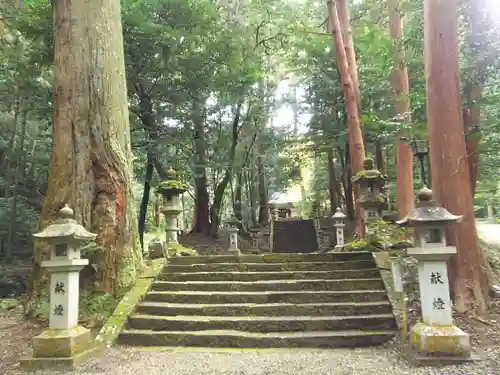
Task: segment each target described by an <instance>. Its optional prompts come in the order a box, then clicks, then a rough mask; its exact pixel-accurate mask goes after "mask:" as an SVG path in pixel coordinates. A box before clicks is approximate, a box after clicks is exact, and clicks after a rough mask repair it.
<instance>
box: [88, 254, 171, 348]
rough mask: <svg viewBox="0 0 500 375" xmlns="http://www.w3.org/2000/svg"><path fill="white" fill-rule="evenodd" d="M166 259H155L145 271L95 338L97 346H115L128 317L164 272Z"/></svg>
mask: <svg viewBox="0 0 500 375" xmlns="http://www.w3.org/2000/svg"><path fill="white" fill-rule="evenodd" d="M164 265H165V259H155V260H153V261H152V262H151V266H150V267H148V268H145V269H143V271H142V274H141V276H140V277H139V278H138V279H137V281H136V283H135V285H134V286H133V287H132V288H131V289H130V290H129V292H128V293H126V294H125V296H124V297H123V298H122V299H121V301H120V303H118V306H116V308H115V310H114V312H113V314H112V315H111V316H110V317H109V318H108V320H107V321H106V323H105V324H104V326H103V327H102V328H101V330H100V331H99V333H98V334H97V336H96V338H95V344H96V346H100V347H103V346H104V347H109V346H111V345H113V344H114V342H115V341H116V339H117V338H118V335H119V334H120V332H121V331H122V330H123V328H124V327H125V324H126V323H127V320H128V316H129V315H130V314H131V313H132V312H133V311H134V309H135V306H136V305H137V304H138V303H139V301H141V300H142V298H143V297H144V296H145V295H146V293H147V291H148V290H149V288H150V287H151V284H152V282H153V280H154V278H155V277H157V276H158V274H159V273H160V272H161V271H162V270H163V268H164Z"/></svg>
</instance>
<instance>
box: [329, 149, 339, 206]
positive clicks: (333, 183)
mask: <svg viewBox="0 0 500 375" xmlns="http://www.w3.org/2000/svg"><path fill="white" fill-rule="evenodd" d="M327 157H328V192H329V193H330V212H331V214H332V215H333V214H335V211H336V210H337V207H339V194H338V191H337V186H338V185H337V176H336V173H335V162H334V153H333V148H328V149H327Z"/></svg>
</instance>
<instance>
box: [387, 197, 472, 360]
mask: <svg viewBox="0 0 500 375" xmlns="http://www.w3.org/2000/svg"><path fill="white" fill-rule="evenodd" d="M417 200H418V201H417V204H416V205H415V208H414V209H413V210H412V211H411V212H410V213H409V214H408V216H407V217H406V218H404V219H403V220H400V221H398V222H397V223H398V224H399V225H402V226H408V227H412V228H414V231H415V245H416V246H415V247H413V248H409V249H408V255H409V256H412V257H413V258H415V259H416V260H417V261H418V279H419V286H420V296H421V304H422V320H423V321H422V322H420V323H417V324H416V325H415V326H414V327H413V329H412V331H411V344H412V347H413V349H415V350H416V351H417V352H418V353H420V354H423V355H433V356H440V355H441V356H454V357H457V358H460V357H463V358H464V359H466V358H468V357H469V355H470V339H469V335H468V334H467V333H465V332H464V331H462V330H461V329H460V328H458V327H456V326H455V325H453V317H452V303H451V298H450V286H449V282H448V269H447V266H446V261H447V260H448V259H449V258H450V257H451V256H453V255H455V254H456V247H454V246H446V240H445V229H446V226H448V225H449V224H453V223H456V222H458V221H459V220H460V219H461V218H462V216H456V215H453V214H451V213H450V212H448V211H447V210H446V209H445V208H443V207H440V206H438V205H437V204H436V203H435V202H434V201H433V199H432V191H431V190H429V189H427V188H426V187H424V188H423V189H422V190H420V191H419V192H418V194H417Z"/></svg>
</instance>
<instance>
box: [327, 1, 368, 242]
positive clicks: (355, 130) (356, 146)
mask: <svg viewBox="0 0 500 375" xmlns="http://www.w3.org/2000/svg"><path fill="white" fill-rule="evenodd" d="M327 5H328V16H329V19H330V23H331V27H332V38H333V42H334V44H335V47H336V48H335V52H336V56H337V66H338V69H339V74H340V81H341V83H342V86H343V87H344V102H345V105H346V108H347V124H348V130H349V148H350V149H349V155H350V160H351V163H350V164H351V168H352V173H353V174H354V175H355V174H356V173H358V172H360V171H361V170H363V162H364V158H365V146H364V144H363V134H362V132H361V124H360V122H359V111H358V106H357V103H356V92H355V90H354V87H353V83H352V79H351V75H350V72H349V65H348V61H347V57H346V53H345V49H344V42H343V40H342V34H341V29H340V23H339V17H338V13H337V7H336V5H335V1H333V0H328V1H327ZM354 195H355V197H356V204H355V209H356V233H357V234H358V235H359V236H361V237H364V217H363V215H364V214H363V209H362V208H361V206H360V204H359V197H360V192H359V187H358V185H356V186H355V187H354Z"/></svg>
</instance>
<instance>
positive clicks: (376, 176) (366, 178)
mask: <svg viewBox="0 0 500 375" xmlns="http://www.w3.org/2000/svg"><path fill="white" fill-rule="evenodd" d="M386 180H387V178H386V177H385V176H384V175H383V174H382V172H380V171H379V170H378V169H375V166H374V162H373V159H371V158H366V159H365V161H364V162H363V170H362V171H359V172H358V173H357V174H356V176H354V177H353V178H352V182H354V183H355V184H360V185H364V184H366V185H368V184H374V185H377V186H379V187H381V186H384V185H385V182H386Z"/></svg>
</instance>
